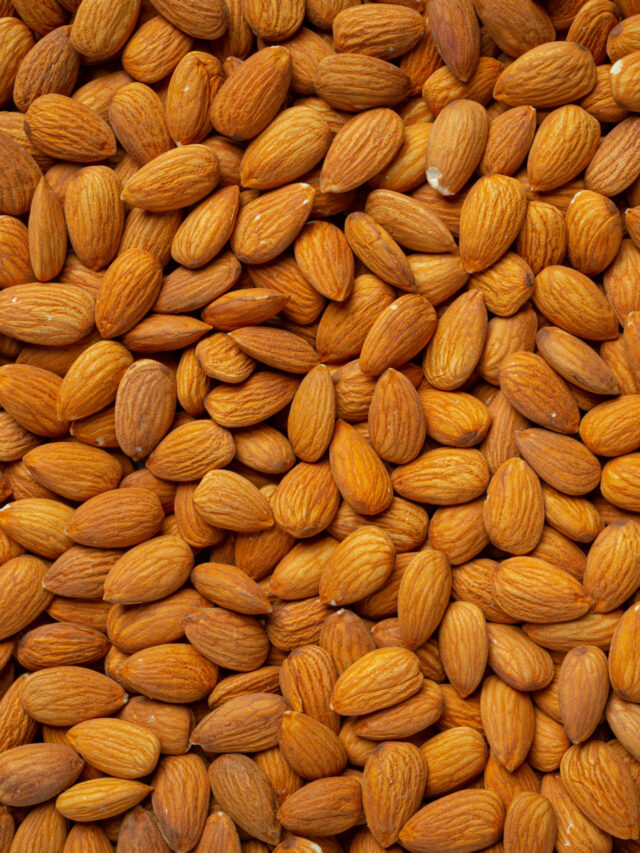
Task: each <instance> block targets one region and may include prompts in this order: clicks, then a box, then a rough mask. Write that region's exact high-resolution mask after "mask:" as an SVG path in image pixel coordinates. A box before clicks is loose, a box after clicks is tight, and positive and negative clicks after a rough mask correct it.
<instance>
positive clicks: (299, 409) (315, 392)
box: [287, 364, 336, 462]
mask: <svg viewBox="0 0 640 853" xmlns="http://www.w3.org/2000/svg"><path fill="white" fill-rule="evenodd" d="M335 410H336V402H335V392H334V386H333V380H332V378H331V374H330V372H329V370H328V368H327V367H326V366H325V365H324V364H319V365H317V366H316V367H314V368H313V369H312V370H310V371H309V373H308V374H307V375H306V376H305V377H304V379H303V380H302V382H301V383H300V385H299V387H298V390H297V391H296V394H295V396H294V398H293V400H292V402H291V408H290V410H289V418H288V421H287V433H288V436H289V440H290V441H291V445H292V447H293V449H294V451H295V453H296V455H297V456H298V457H299V458H300V459H302V460H303V461H305V462H316V461H317V460H318V459H320V457H321V456H322V455H323V454H324V452H325V450H326V449H327V447H328V446H329V442H330V441H331V436H332V434H333V428H334V423H335Z"/></svg>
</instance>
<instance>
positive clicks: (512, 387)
mask: <svg viewBox="0 0 640 853" xmlns="http://www.w3.org/2000/svg"><path fill="white" fill-rule="evenodd" d="M499 375H500V388H501V390H502V392H503V393H504V395H505V397H506V398H507V401H508V402H509V403H510V405H512V406H513V408H514V409H516V410H517V411H519V412H520V413H521V414H523V415H524V416H525V417H526V418H528V419H529V420H532V421H533V422H534V423H537V424H540V426H544V427H546V428H547V429H551V430H554V431H556V432H561V433H572V432H577V430H578V425H579V422H580V415H579V412H578V407H577V405H576V402H575V400H574V399H573V396H572V395H571V392H570V391H569V389H568V388H567V386H566V385H565V383H564V382H563V381H562V379H560V377H559V376H558V375H557V374H556V373H555V372H554V371H553V370H552V369H551V368H550V367H549V365H548V364H547V363H546V362H545V361H544V360H543V359H542V358H540V356H539V355H535V354H534V353H531V352H518V353H516V354H515V355H512V356H511V357H510V358H509V359H507V360H506V361H504V362H503V364H502V366H501V367H500V374H499Z"/></svg>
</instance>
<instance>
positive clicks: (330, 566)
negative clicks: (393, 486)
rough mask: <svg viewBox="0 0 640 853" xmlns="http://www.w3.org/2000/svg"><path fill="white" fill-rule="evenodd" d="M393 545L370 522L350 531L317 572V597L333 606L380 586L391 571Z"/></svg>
mask: <svg viewBox="0 0 640 853" xmlns="http://www.w3.org/2000/svg"><path fill="white" fill-rule="evenodd" d="M394 557H395V549H394V547H393V544H392V542H391V540H390V539H389V537H388V536H387V534H386V533H384V532H383V531H382V530H379V529H378V528H377V527H374V526H373V525H369V526H366V527H361V528H360V529H358V530H354V531H353V533H350V534H349V536H347V537H346V538H345V539H343V541H342V542H340V544H339V545H338V547H337V548H336V549H335V551H334V552H333V554H332V555H331V556H330V558H329V560H328V561H327V564H326V565H325V567H324V568H323V570H322V574H321V576H320V587H319V590H320V592H319V594H320V600H321V601H322V602H324V603H325V604H330V605H331V606H332V607H336V606H341V605H344V604H352V603H353V602H354V601H360V600H361V599H363V598H365V597H366V596H367V595H370V594H371V593H372V592H375V591H376V590H377V589H379V588H380V587H381V586H382V585H383V584H384V583H385V582H386V581H387V579H388V578H389V576H390V575H391V572H392V571H393V564H394Z"/></svg>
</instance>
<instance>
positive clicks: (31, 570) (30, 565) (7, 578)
mask: <svg viewBox="0 0 640 853" xmlns="http://www.w3.org/2000/svg"><path fill="white" fill-rule="evenodd" d="M45 575H46V567H45V564H44V563H43V562H42V561H41V560H39V559H38V558H37V557H32V556H30V555H28V554H25V555H23V556H16V557H14V558H13V559H11V560H7V561H6V562H5V563H4V564H3V565H2V566H0V578H2V581H3V587H2V594H1V598H2V604H3V609H2V614H3V615H2V618H0V637H2V639H6V638H7V637H11V635H12V634H15V633H17V632H18V631H21V630H23V629H24V628H26V627H27V626H28V625H29V623H30V622H32V621H33V620H34V619H35V618H37V617H38V616H39V615H40V614H41V613H42V612H43V611H44V610H45V609H46V608H47V607H48V606H49V604H50V603H51V597H52V596H51V593H50V592H49V591H48V590H46V589H45V588H44V585H43V579H44V577H45Z"/></svg>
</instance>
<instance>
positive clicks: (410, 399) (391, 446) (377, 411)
mask: <svg viewBox="0 0 640 853" xmlns="http://www.w3.org/2000/svg"><path fill="white" fill-rule="evenodd" d="M425 435H426V422H425V415H424V411H423V408H422V403H421V400H420V398H419V396H418V394H417V392H416V390H415V388H414V387H413V384H412V383H411V381H410V380H409V379H407V377H406V376H405V375H404V374H402V373H400V372H399V371H397V370H393V369H392V368H389V369H388V370H386V371H385V372H384V373H383V374H382V376H381V377H380V378H379V379H378V381H377V383H376V388H375V391H374V393H373V397H372V399H371V405H370V407H369V439H370V441H371V443H372V445H373V447H374V449H375V450H376V452H377V453H378V455H379V456H380V457H381V458H382V459H386V460H387V461H388V462H393V463H395V464H403V463H406V462H410V461H411V460H412V459H415V457H416V456H417V455H418V453H419V452H420V450H421V449H422V445H423V444H424V439H425Z"/></svg>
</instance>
